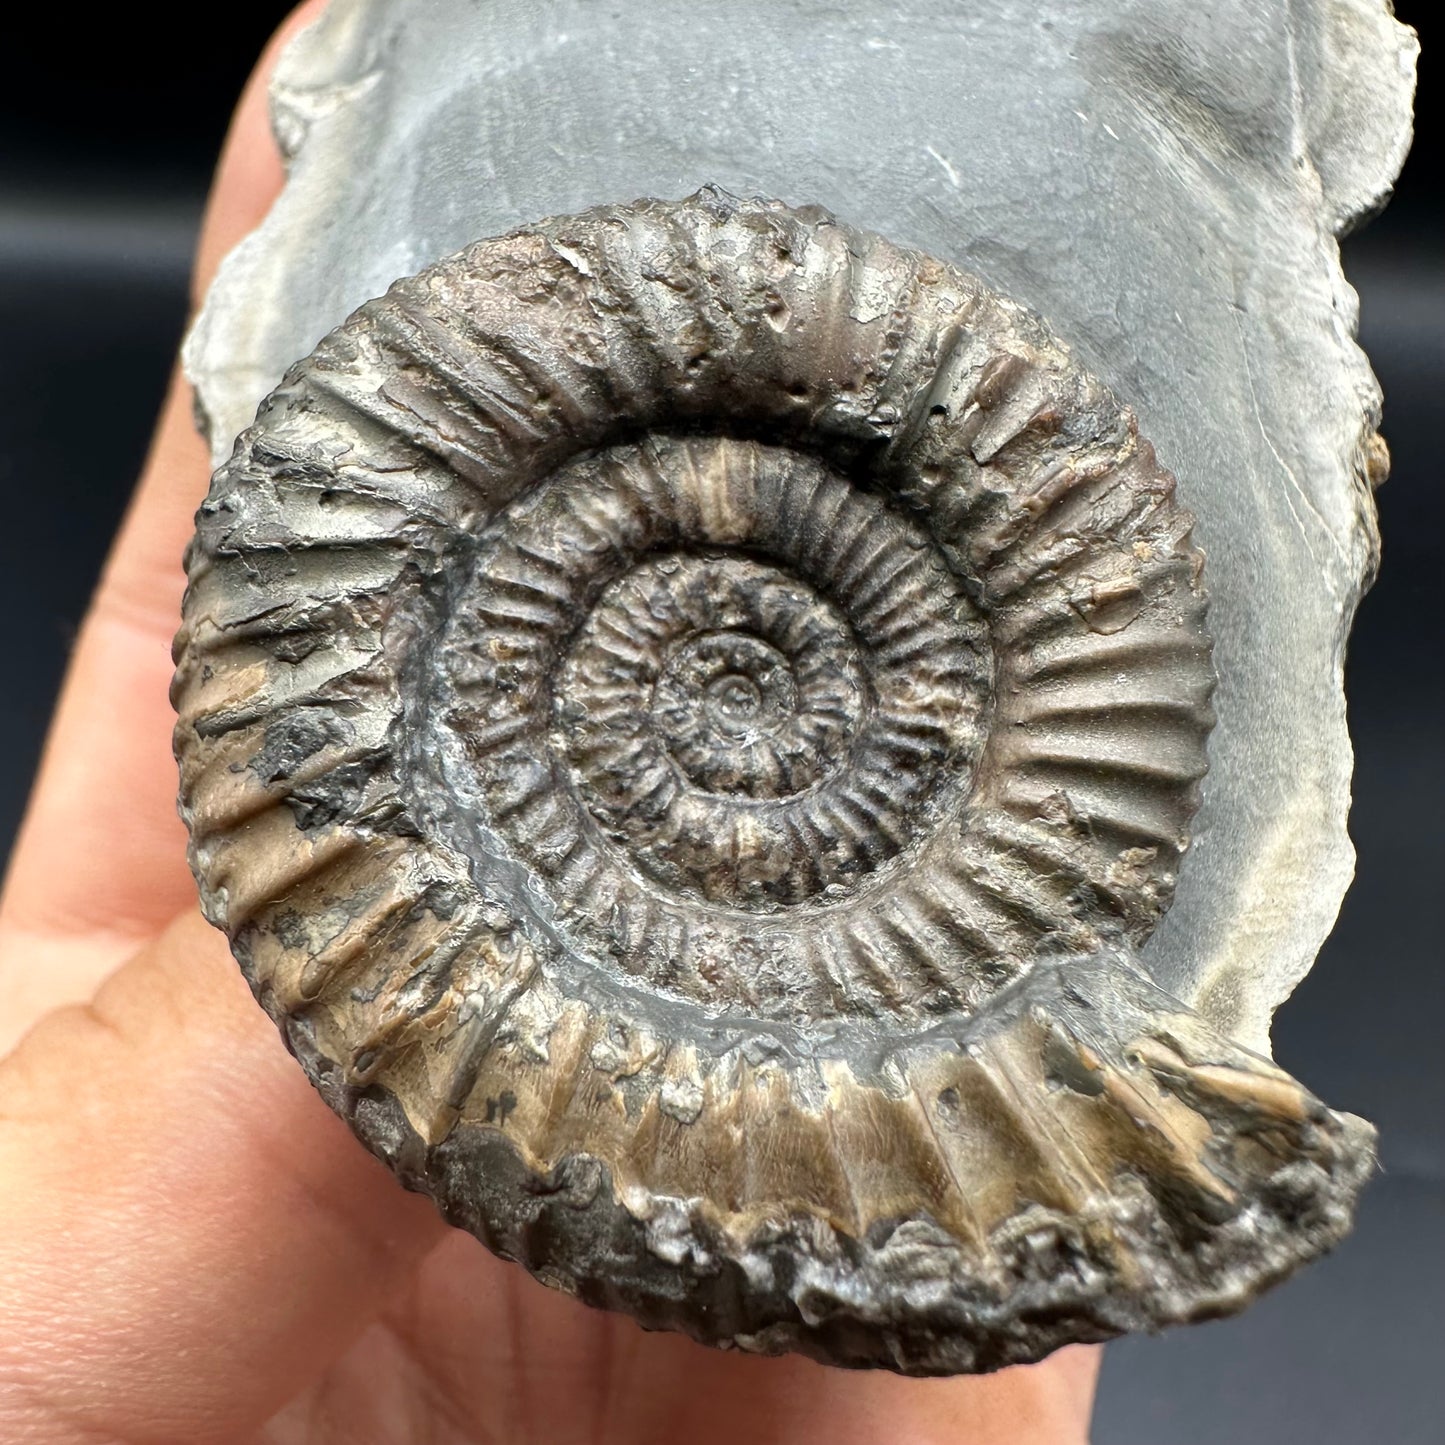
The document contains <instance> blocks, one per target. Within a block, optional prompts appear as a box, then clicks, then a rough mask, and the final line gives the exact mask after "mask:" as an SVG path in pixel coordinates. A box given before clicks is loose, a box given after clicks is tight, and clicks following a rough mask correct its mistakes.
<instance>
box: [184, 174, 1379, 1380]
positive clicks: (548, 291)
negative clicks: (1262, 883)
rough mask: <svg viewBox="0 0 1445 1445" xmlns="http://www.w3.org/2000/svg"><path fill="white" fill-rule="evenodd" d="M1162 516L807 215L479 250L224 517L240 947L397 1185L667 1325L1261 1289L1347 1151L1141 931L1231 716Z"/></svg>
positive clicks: (598, 224)
mask: <svg viewBox="0 0 1445 1445" xmlns="http://www.w3.org/2000/svg"><path fill="white" fill-rule="evenodd" d="M1174 492H1175V488H1174V483H1173V481H1172V479H1171V478H1170V476H1169V475H1168V474H1167V473H1166V472H1164V471H1163V470H1161V468H1160V466H1159V464H1158V463H1157V461H1156V459H1155V457H1154V454H1153V451H1152V450H1151V448H1150V447H1149V445H1148V444H1147V442H1145V441H1143V440H1142V439H1141V438H1140V436H1139V435H1138V431H1137V427H1136V425H1135V422H1134V418H1133V416H1132V415H1131V414H1130V412H1129V411H1128V410H1126V409H1125V408H1124V407H1123V406H1121V405H1120V404H1119V403H1118V402H1117V401H1115V400H1114V398H1113V397H1112V396H1111V395H1110V393H1109V392H1108V391H1107V390H1106V389H1105V388H1104V387H1103V386H1102V385H1101V384H1099V383H1098V382H1097V381H1095V380H1094V379H1093V378H1091V377H1090V376H1089V375H1088V374H1087V373H1086V372H1085V371H1084V370H1083V369H1082V368H1081V367H1080V365H1079V364H1078V362H1077V361H1076V360H1075V359H1074V358H1073V356H1072V355H1071V354H1070V352H1069V351H1068V350H1067V348H1066V347H1065V346H1064V345H1063V344H1062V343H1061V342H1060V341H1059V340H1057V339H1056V338H1054V337H1052V336H1051V335H1050V334H1049V333H1048V331H1047V329H1046V328H1045V326H1044V325H1043V323H1042V322H1040V321H1039V320H1038V319H1037V318H1036V317H1034V316H1032V315H1031V314H1029V313H1028V312H1026V311H1024V310H1023V309H1021V308H1020V307H1018V306H1016V305H1014V304H1012V303H1011V302H1009V301H1007V300H1006V299H1004V298H1002V297H1000V296H998V295H996V294H993V293H992V292H990V291H989V289H988V288H987V287H986V286H985V285H984V284H983V283H982V282H980V281H979V280H977V279H976V278H974V277H971V276H968V275H966V274H964V273H962V272H960V271H958V270H956V269H954V268H953V267H951V266H949V265H946V264H944V263H942V262H939V261H936V260H933V259H930V258H929V257H926V256H922V255H918V254H915V253H912V252H909V251H906V250H902V249H900V248H898V247H896V246H894V245H892V244H890V243H889V242H887V241H884V240H882V239H880V238H878V237H876V236H873V235H868V234H864V233H862V232H859V231H856V230H853V229H850V228H849V227H847V226H845V225H843V224H840V223H839V222H837V221H836V220H834V219H833V218H832V217H831V216H829V215H827V214H825V213H823V212H821V211H819V210H816V209H811V210H791V209H789V208H787V207H785V206H783V205H781V204H777V203H769V202H761V201H758V202H741V201H737V200H735V199H733V198H731V197H728V196H726V195H723V194H722V193H719V192H716V191H706V192H702V193H700V194H699V195H697V196H694V197H692V198H691V199H690V200H687V201H683V202H680V203H664V202H652V201H649V202H639V203H637V204H635V205H630V206H615V207H603V208H600V209H597V210H594V211H591V212H587V213H585V214H582V215H579V216H573V217H567V218H562V219H557V220H552V221H547V222H544V223H542V224H540V225H536V226H531V227H528V228H526V229H523V230H521V231H518V232H517V233H515V234H513V235H510V236H507V237H503V238H501V239H496V240H487V241H482V242H480V243H478V244H477V245H475V246H473V247H471V248H470V249H469V250H467V251H465V252H463V253H461V254H460V255H457V256H453V257H450V258H448V259H445V260H443V261H441V262H439V263H437V264H436V265H434V266H432V267H431V268H429V269H428V270H426V271H423V272H422V273H421V274H420V275H418V276H415V277H412V278H410V279H408V280H404V281H401V282H398V283H397V284H396V285H395V286H394V287H393V288H392V290H391V291H390V292H389V293H388V294H387V295H386V296H385V297H384V298H382V299H380V300H378V301H374V302H371V303H369V304H368V305H366V306H364V307H363V308H362V309H361V310H360V311H358V312H357V313H356V314H355V315H354V316H353V317H351V319H350V320H348V321H347V322H346V323H345V324H344V325H342V326H341V327H339V328H338V329H337V330H336V331H335V332H333V333H332V334H331V335H330V336H328V337H327V338H326V339H325V340H324V341H323V342H322V343H321V344H320V345H319V346H318V347H317V348H316V350H315V351H314V352H313V354H312V355H311V356H310V357H308V358H307V359H306V360H305V361H303V362H301V363H300V364H298V365H297V366H296V367H294V368H293V369H292V371H291V372H290V373H289V374H288V375H287V377H286V378H285V380H284V382H283V383H282V385H281V386H280V387H279V388H278V389H277V390H276V391H275V392H274V393H273V394H272V396H271V397H270V398H268V400H267V401H266V402H265V403H264V404H263V406H262V407H261V410H260V412H259V414H258V416H257V419H256V422H255V425H254V426H253V427H252V428H251V429H250V430H248V431H247V432H245V433H244V434H243V435H242V436H241V438H240V439H239V441H238V443H237V446H236V450H235V453H234V455H233V457H232V459H231V460H230V462H228V463H227V464H226V465H225V466H224V467H223V468H222V469H221V470H220V471H219V472H218V473H217V475H216V477H215V480H214V482H213V485H212V489H211V494H210V497H209V499H208V500H207V501H206V503H205V505H204V506H203V507H202V509H201V513H200V517H199V520H198V531H197V536H196V540H195V543H194V544H193V546H192V549H191V552H190V554H189V571H190V589H189V592H188V595H187V601H186V609H185V626H184V628H183V630H182V633H181V635H180V638H179V639H178V643H177V658H178V663H179V671H178V673H177V680H176V689H175V695H176V700H177V705H178V708H179V711H180V715H181V721H180V724H179V727H178V730H177V750H178V754H179V757H180V760H181V767H182V779H183V782H182V808H183V812H184V814H185V816H186V818H187V821H188V822H189V824H190V827H191V831H192V837H193V858H194V865H195V869H196V872H197V876H198V878H199V880H200V883H201V888H202V894H203V898H204V900H205V903H206V905H207V908H208V911H209V914H210V916H211V917H212V918H213V920H214V921H215V922H216V923H217V924H218V925H220V926H222V927H223V928H225V929H226V930H227V931H228V933H229V934H230V936H231V939H232V941H233V945H234V947H235V950H236V953H237V956H238V958H239V959H240V961H241V963H242V965H243V967H244V969H245V971H246V973H247V976H248V978H249V979H250V981H251V983H252V986H253V987H254V989H255V990H256V992H257V994H258V997H259V998H260V999H261V1001H262V1002H263V1004H264V1005H265V1006H266V1007H267V1009H268V1010H269V1011H270V1012H271V1013H272V1015H273V1016H274V1017H275V1018H276V1019H277V1020H278V1022H279V1023H280V1024H281V1025H282V1027H283V1029H284V1031H285V1035H286V1038H287V1041H288V1043H289V1044H290V1046H291V1048H292V1049H293V1050H294V1051H295V1052H296V1054H297V1055H298V1057H299V1058H300V1059H301V1061H302V1063H303V1064H304V1065H305V1067H306V1068H307V1070H308V1072H309V1073H310V1075H311V1077H312V1078H313V1080H314V1082H315V1083H316V1084H317V1085H318V1087H319V1088H320V1089H321V1090H322V1091H323V1093H324V1094H325V1096H326V1097H327V1099H328V1100H329V1101H330V1102H331V1104H332V1105H333V1107H335V1108H336V1109H338V1110H339V1111H340V1112H341V1113H342V1114H343V1115H344V1116H345V1117H346V1118H347V1119H349V1120H350V1122H351V1124H352V1126H353V1127H354V1129H355V1130H356V1132H357V1133H358V1134H359V1136H360V1137H361V1138H362V1139H363V1140H364V1141H365V1142H366V1143H367V1144H368V1145H369V1146H370V1147H371V1148H372V1149H373V1150H375V1151H376V1152H377V1153H378V1154H380V1155H381V1156H382V1157H383V1158H385V1159H386V1160H387V1161H388V1162H389V1163H390V1164H391V1165H392V1167H393V1168H395V1169H396V1170H397V1171H398V1173H399V1174H400V1175H401V1176H402V1178H403V1179H404V1180H405V1181H406V1182H407V1183H408V1184H410V1185H411V1186H413V1187H415V1188H418V1189H422V1190H425V1191H426V1192H428V1193H429V1194H431V1195H432V1196H433V1197H434V1198H435V1199H436V1200H437V1201H438V1203H439V1205H440V1206H441V1208H442V1209H443V1210H444V1212H445V1213H446V1214H447V1216H448V1217H449V1218H451V1219H452V1220H453V1221H455V1222H456V1223H458V1224H460V1225H463V1226H464V1227H466V1228H468V1229H470V1230H472V1231H474V1232H475V1233H476V1234H478V1235H479V1236H480V1237H481V1238H482V1239H483V1240H485V1241H486V1242H487V1243H488V1244H489V1245H491V1246H492V1247H493V1248H494V1249H496V1250H498V1251H499V1252H500V1253H503V1254H505V1255H508V1256H511V1257H514V1258H516V1259H519V1260H521V1261H523V1262H524V1263H525V1264H526V1265H527V1266H528V1268H530V1269H531V1270H533V1271H534V1272H535V1273H537V1274H538V1275H540V1276H541V1277H542V1278H544V1279H546V1280H548V1281H549V1282H550V1283H553V1284H556V1285H559V1286H561V1287H563V1288H565V1289H568V1290H571V1291H573V1292H574V1293H576V1294H578V1295H580V1296H581V1297H582V1298H584V1299H586V1300H588V1301H589V1302H592V1303H594V1304H603V1305H608V1306H613V1307H617V1308H622V1309H626V1310H628V1311H630V1312H632V1313H633V1314H634V1315H636V1316H637V1317H638V1318H639V1319H640V1320H641V1321H642V1322H643V1323H644V1324H646V1325H649V1326H656V1327H673V1328H680V1329H685V1330H687V1331H689V1332H690V1333H692V1334H694V1335H695V1336H697V1337H698V1338H701V1339H706V1340H710V1341H712V1342H716V1343H734V1344H737V1345H740V1346H742V1347H744V1348H748V1349H755V1350H763V1351H774V1350H780V1349H790V1348H792V1349H801V1350H805V1351H808V1352H809V1353H812V1354H814V1355H817V1356H819V1357H820V1358H824V1359H828V1360H831V1361H834V1362H836V1363H841V1364H855V1365H869V1364H875V1365H886V1366H889V1367H892V1368H895V1369H899V1370H904V1371H910V1372H918V1373H938V1372H949V1371H960V1370H977V1369H988V1368H992V1367H995V1366H998V1365H1002V1364H1005V1363H1009V1362H1012V1361H1015V1360H1021V1359H1031V1358H1036V1357H1038V1356H1039V1355H1041V1354H1043V1353H1045V1352H1046V1351H1047V1350H1049V1349H1051V1348H1053V1347H1054V1346H1056V1345H1058V1344H1061V1343H1064V1342H1066V1341H1069V1340H1075V1339H1091V1338H1101V1337H1103V1336H1105V1335H1108V1334H1112V1333H1116V1332H1118V1331H1119V1330H1122V1329H1127V1328H1133V1327H1140V1326H1153V1325H1157V1324H1160V1323H1163V1322H1166V1321H1168V1320H1172V1319H1181V1318H1187V1317H1190V1316H1192V1315H1196V1314H1204V1313H1218V1312H1220V1311H1222V1310H1226V1309H1229V1308H1231V1307H1234V1306H1236V1305H1238V1304H1239V1303H1242V1302H1243V1299H1244V1298H1246V1297H1247V1295H1248V1293H1249V1292H1250V1291H1251V1290H1253V1289H1256V1288H1258V1287H1259V1285H1260V1284H1261V1283H1262V1282H1265V1281H1267V1280H1268V1279H1270V1278H1274V1277H1277V1276H1278V1275H1280V1274H1282V1273H1284V1272H1286V1271H1287V1270H1288V1269H1290V1268H1292V1267H1293V1265H1294V1264H1295V1263H1297V1262H1299V1261H1300V1260H1301V1259H1303V1258H1305V1257H1308V1256H1309V1255H1310V1254H1312V1253H1315V1252H1317V1251H1318V1250H1319V1249H1320V1248H1322V1247H1324V1246H1325V1245H1326V1244H1327V1243H1329V1242H1330V1241H1331V1240H1332V1239H1333V1237H1334V1236H1335V1235H1336V1234H1338V1233H1339V1232H1340V1230H1341V1229H1342V1228H1343V1227H1344V1223H1345V1219H1346V1218H1347V1208H1346V1207H1345V1206H1343V1205H1341V1204H1340V1202H1339V1200H1338V1199H1337V1198H1336V1194H1335V1192H1334V1188H1335V1186H1334V1185H1333V1184H1332V1183H1331V1181H1332V1180H1334V1179H1335V1178H1336V1177H1337V1176H1339V1175H1340V1174H1341V1173H1342V1172H1347V1171H1348V1169H1349V1168H1351V1167H1354V1166H1351V1165H1350V1164H1349V1163H1348V1159H1349V1158H1350V1157H1354V1156H1351V1149H1352V1147H1353V1146H1354V1144H1357V1143H1358V1141H1357V1140H1354V1141H1353V1144H1352V1142H1351V1138H1350V1137H1347V1136H1349V1130H1350V1124H1349V1121H1345V1120H1342V1119H1341V1118H1340V1117H1338V1116H1333V1115H1329V1114H1328V1113H1327V1112H1326V1111H1324V1110H1323V1109H1322V1108H1321V1106H1319V1105H1318V1104H1317V1103H1316V1102H1315V1101H1314V1100H1312V1099H1311V1098H1310V1097H1309V1096H1308V1095H1307V1094H1305V1093H1304V1091H1303V1090H1302V1089H1301V1088H1300V1087H1299V1086H1298V1085H1297V1084H1295V1083H1294V1081H1293V1080H1291V1079H1289V1078H1288V1076H1286V1075H1284V1074H1282V1073H1280V1072H1279V1071H1278V1070H1276V1069H1275V1068H1274V1067H1273V1066H1272V1065H1270V1064H1269V1063H1268V1062H1267V1061H1265V1060H1263V1059H1260V1058H1257V1057H1255V1056H1253V1055H1251V1054H1248V1053H1246V1052H1245V1051H1243V1050H1241V1049H1239V1048H1238V1047H1236V1046H1234V1045H1232V1044H1230V1043H1229V1042H1228V1041H1227V1040H1224V1039H1223V1038H1221V1037H1219V1036H1218V1035H1217V1034H1215V1033H1214V1032H1213V1030H1211V1029H1210V1028H1209V1027H1208V1026H1207V1025H1206V1024H1205V1023H1204V1022H1203V1021H1202V1020H1201V1019H1199V1018H1198V1017H1197V1016H1196V1015H1194V1014H1192V1013H1190V1011H1189V1010H1187V1009H1186V1008H1185V1007H1184V1006H1183V1005H1182V1004H1179V1003H1177V1002H1176V1001H1174V1000H1173V999H1171V998H1170V997H1169V996H1168V995H1167V994H1166V993H1164V992H1163V991H1162V990H1161V989H1160V988H1159V987H1158V986H1157V984H1155V983H1154V982H1153V981H1152V980H1151V979H1150V978H1149V976H1148V973H1147V969H1146V967H1145V965H1144V964H1142V963H1141V962H1140V961H1139V958H1138V956H1137V955H1136V954H1135V952H1134V949H1135V948H1136V947H1137V946H1138V945H1139V944H1141V943H1142V942H1143V941H1144V939H1145V938H1146V937H1147V935H1148V934H1149V933H1150V931H1151V929H1152V928H1153V927H1154V925H1155V924H1156V923H1157V921H1158V919H1159V917H1160V916H1161V914H1162V912H1163V910H1164V909H1165V907H1166V906H1167V904H1168V900H1169V896H1170V892H1171V888H1172V884H1173V880H1174V875H1175V870H1176V869H1177V868H1178V866H1179V864H1180V860H1181V857H1182V856H1183V854H1184V850H1185V848H1186V845H1187V828H1188V824H1189V820H1190V818H1191V816H1192V814H1193V812H1194V809H1195V806H1196V803H1197V796H1198V787H1199V783H1200V779H1201V778H1202V776H1203V775H1204V772H1205V744H1206V738H1207V735H1208V732H1209V729H1210V726H1211V722H1212V715H1211V712H1210V706H1209V697H1210V693H1211V688H1212V683H1213V679H1212V674H1211V669H1210V648H1209V641H1208V635H1207V631H1206V627H1205V596H1204V588H1203V573H1202V559H1201V557H1200V555H1199V554H1198V552H1196V551H1195V550H1194V549H1193V548H1192V546H1191V544H1190V541H1189V528H1190V518H1189V516H1188V514H1187V513H1186V512H1185V511H1184V510H1183V509H1182V508H1181V506H1180V505H1179V503H1178V502H1177V500H1176V498H1175V495H1174ZM1342 1161H1343V1162H1342Z"/></svg>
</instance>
